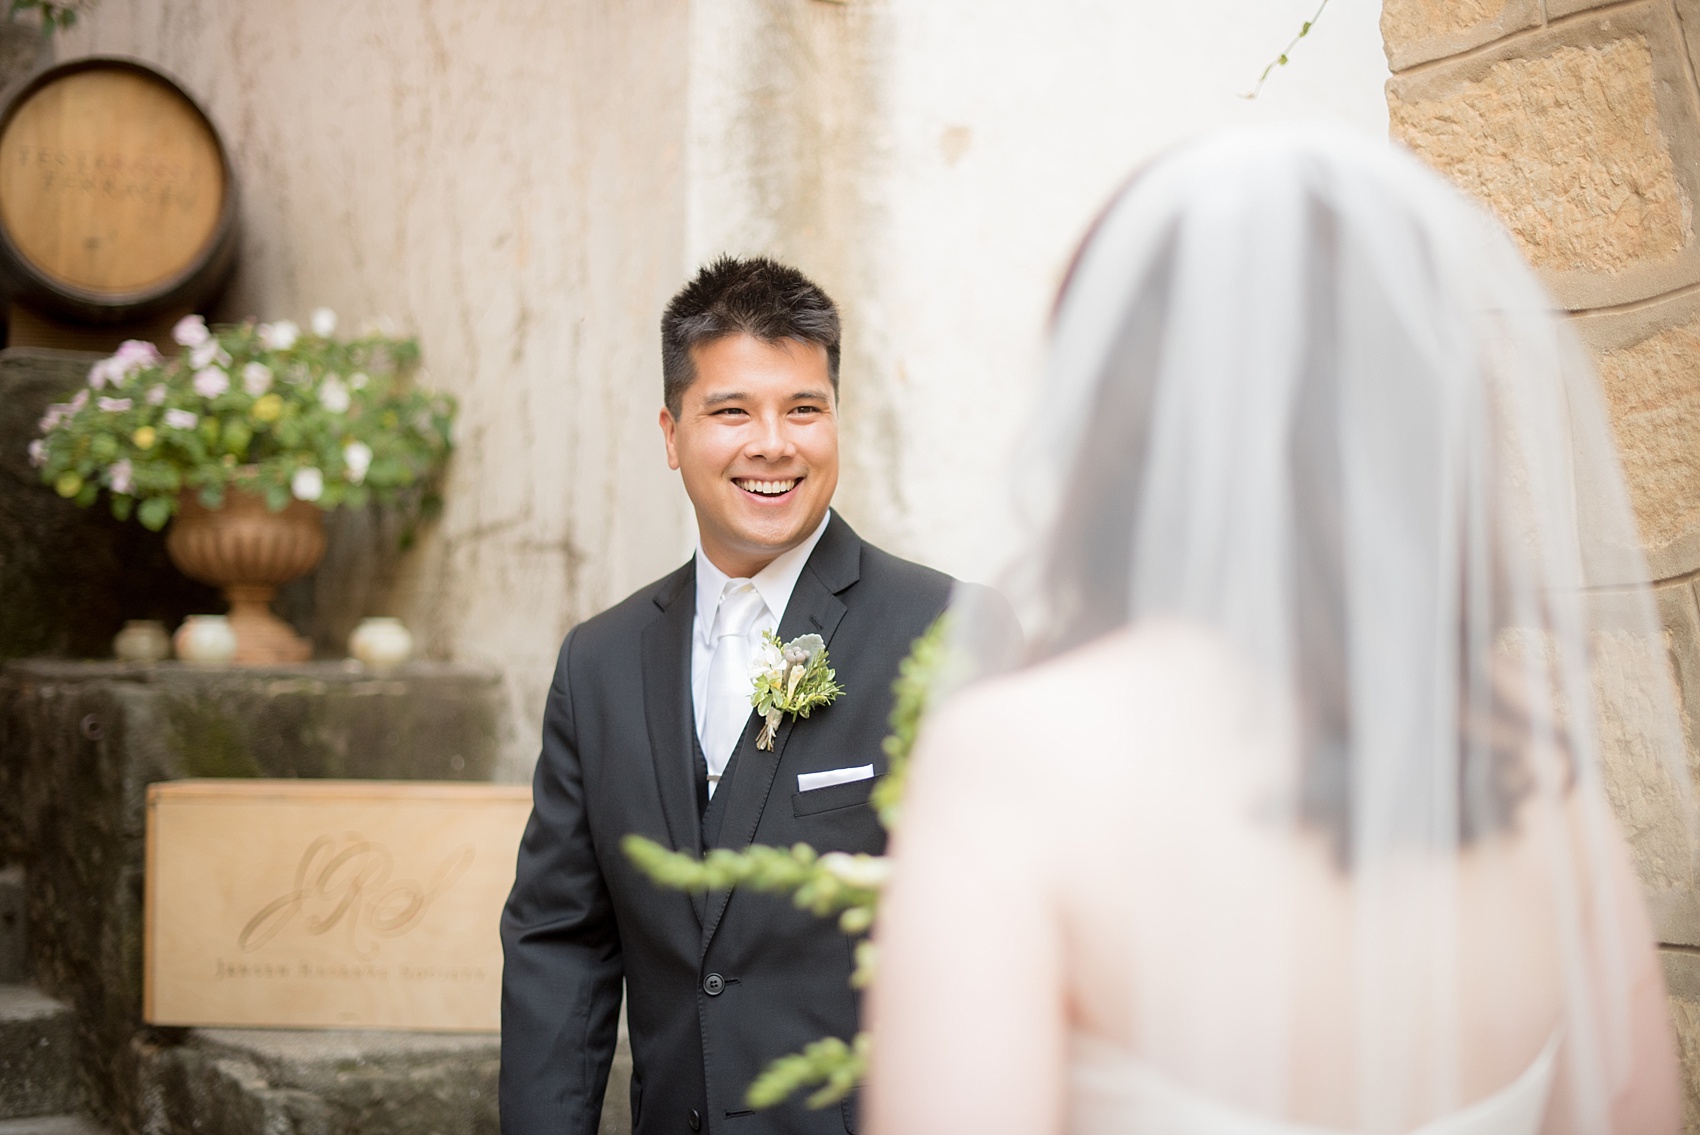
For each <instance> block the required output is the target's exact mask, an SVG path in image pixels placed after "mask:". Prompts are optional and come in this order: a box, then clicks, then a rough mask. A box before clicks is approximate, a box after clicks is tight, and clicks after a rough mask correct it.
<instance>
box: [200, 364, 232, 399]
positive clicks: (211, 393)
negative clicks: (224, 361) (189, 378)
mask: <svg viewBox="0 0 1700 1135" xmlns="http://www.w3.org/2000/svg"><path fill="white" fill-rule="evenodd" d="M229 389H230V376H229V375H228V374H225V373H224V372H223V371H222V370H219V369H218V368H217V367H205V368H203V369H201V370H198V371H196V372H195V393H196V394H199V395H200V396H201V397H202V398H217V397H218V396H219V395H220V394H223V393H224V392H225V391H226V390H229Z"/></svg>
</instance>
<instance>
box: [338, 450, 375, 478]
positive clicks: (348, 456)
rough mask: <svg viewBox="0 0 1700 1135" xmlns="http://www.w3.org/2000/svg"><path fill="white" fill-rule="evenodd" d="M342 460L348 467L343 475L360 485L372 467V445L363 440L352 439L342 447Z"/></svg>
mask: <svg viewBox="0 0 1700 1135" xmlns="http://www.w3.org/2000/svg"><path fill="white" fill-rule="evenodd" d="M342 462H343V464H344V465H346V466H347V467H348V468H347V470H346V471H345V472H344V474H343V475H344V476H346V477H347V478H348V479H349V480H350V481H353V482H354V483H355V484H356V485H358V484H359V483H360V482H362V481H364V480H365V479H366V470H368V469H370V468H371V467H372V447H371V446H369V445H367V444H366V443H365V442H363V441H351V442H349V443H348V444H347V445H345V446H343V447H342Z"/></svg>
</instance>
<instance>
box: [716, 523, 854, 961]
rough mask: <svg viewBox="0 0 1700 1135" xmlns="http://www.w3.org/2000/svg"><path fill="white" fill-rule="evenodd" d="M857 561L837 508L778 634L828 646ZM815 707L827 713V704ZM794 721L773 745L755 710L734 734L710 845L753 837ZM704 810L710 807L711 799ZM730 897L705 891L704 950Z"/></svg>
mask: <svg viewBox="0 0 1700 1135" xmlns="http://www.w3.org/2000/svg"><path fill="white" fill-rule="evenodd" d="M861 563H862V541H861V538H860V537H858V536H857V535H856V534H855V533H854V532H853V531H851V530H850V526H849V525H848V524H846V523H844V521H842V520H840V519H839V517H838V514H837V513H833V516H832V522H831V523H830V524H828V525H827V529H826V531H825V532H824V533H822V535H821V539H820V543H818V544H816V545H815V550H814V551H813V552H812V553H811V554H810V555H809V562H808V563H807V564H805V565H804V567H803V572H802V574H801V575H799V576H798V577H797V586H796V587H795V588H794V589H793V590H792V592H791V601H790V602H789V603H787V604H786V605H785V617H784V618H783V619H781V620H780V621H779V637H780V639H781V640H782V641H785V642H790V641H791V640H792V639H794V638H796V637H797V636H798V635H804V634H818V635H820V636H821V638H822V639H823V640H825V642H826V645H827V649H828V650H830V649H831V648H832V636H833V632H835V631H836V630H837V629H838V624H839V622H840V621H841V620H842V619H843V618H844V604H843V603H842V602H841V601H840V600H839V598H838V592H840V591H843V590H844V589H845V588H846V587H849V586H850V585H851V584H852V583H855V582H856V580H857V578H858V577H859V576H860V574H861ZM819 712H822V713H831V712H832V710H831V709H830V708H828V709H825V710H822V711H819ZM795 725H796V722H795V721H793V720H791V719H790V718H789V717H787V718H786V720H785V721H784V722H783V723H782V724H781V725H780V726H779V732H778V733H777V734H776V735H775V736H774V739H773V751H772V752H763V751H762V750H760V749H758V748H756V736H757V734H758V733H759V732H760V727H759V725H758V724H757V723H756V721H755V715H754V714H753V713H752V714H751V719H750V721H749V722H748V723H747V724H746V725H745V726H744V733H743V736H742V737H740V738H739V739H738V751H737V755H736V757H735V758H734V760H733V762H732V766H731V778H730V779H728V780H725V781H722V782H721V785H720V787H719V789H718V790H717V791H716V792H715V794H714V795H715V797H716V800H715V803H719V798H720V797H722V796H724V797H725V798H726V805H725V809H724V811H722V812H721V813H720V816H719V823H718V824H717V825H716V827H715V830H714V831H713V833H712V834H713V836H714V846H715V847H730V848H735V849H736V848H745V847H748V846H749V845H750V843H751V842H752V841H753V840H754V839H755V835H756V828H757V827H758V826H760V824H761V817H762V813H763V812H764V811H765V810H766V808H767V804H768V799H769V797H770V795H771V794H772V792H773V780H774V776H775V774H777V773H778V771H779V762H780V759H781V758H782V757H784V755H785V745H786V743H787V742H788V741H789V740H790V739H791V731H792V729H793V728H794V727H795ZM710 810H711V812H712V811H713V806H712V805H711V806H710ZM731 897H732V892H731V891H717V892H715V893H713V894H711V895H709V896H708V906H707V912H706V917H705V920H704V922H703V931H702V948H703V952H704V953H707V952H708V943H709V941H710V939H712V938H713V937H714V931H715V929H716V928H718V927H719V925H720V919H721V916H722V915H724V914H725V913H726V904H727V902H729V901H730V900H731Z"/></svg>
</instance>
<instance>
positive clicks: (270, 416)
mask: <svg viewBox="0 0 1700 1135" xmlns="http://www.w3.org/2000/svg"><path fill="white" fill-rule="evenodd" d="M253 414H254V420H255V421H256V422H275V421H277V420H278V418H279V416H281V415H282V414H283V399H282V398H279V397H278V396H277V395H276V394H265V395H262V396H260V397H259V398H256V399H255V400H254V410H253Z"/></svg>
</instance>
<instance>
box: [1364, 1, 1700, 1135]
mask: <svg viewBox="0 0 1700 1135" xmlns="http://www.w3.org/2000/svg"><path fill="white" fill-rule="evenodd" d="M1381 29H1382V35H1383V38H1384V41H1385V44H1386V48H1387V58H1388V62H1389V64H1390V66H1391V67H1392V70H1393V72H1394V74H1393V78H1392V79H1391V80H1389V82H1388V84H1387V103H1388V108H1389V112H1390V118H1391V123H1392V130H1393V134H1394V137H1395V138H1397V139H1399V140H1400V141H1402V142H1404V143H1405V144H1406V145H1408V146H1410V147H1411V148H1412V149H1413V150H1415V151H1416V152H1417V153H1418V154H1419V155H1420V156H1421V157H1423V158H1424V159H1426V160H1427V161H1428V162H1429V163H1430V164H1432V165H1433V166H1434V167H1435V168H1437V169H1439V170H1440V171H1441V172H1442V173H1444V174H1446V175H1447V176H1449V177H1450V178H1452V180H1453V181H1454V182H1456V183H1457V184H1458V185H1460V186H1462V187H1463V188H1464V189H1466V190H1468V191H1469V192H1470V193H1472V194H1474V195H1475V196H1477V197H1478V198H1480V199H1481V200H1482V201H1484V202H1485V203H1486V204H1487V205H1488V206H1489V207H1490V208H1492V209H1493V211H1494V212H1495V213H1496V214H1497V215H1498V216H1499V218H1500V219H1501V220H1502V221H1504V222H1505V224H1506V225H1507V226H1508V227H1509V228H1510V230H1511V232H1512V234H1513V236H1515V238H1516V239H1517V241H1518V243H1519V244H1520V245H1521V246H1522V249H1523V251H1524V253H1525V254H1526V255H1527V256H1528V258H1529V260H1530V261H1531V262H1532V263H1533V264H1534V266H1535V267H1536V269H1537V270H1538V271H1539V272H1540V273H1541V275H1542V277H1543V278H1544V279H1545V280H1546V283H1547V286H1548V287H1549V288H1550V289H1551V290H1552V292H1553V294H1554V295H1555V296H1556V297H1557V298H1558V301H1559V302H1560V303H1561V304H1562V305H1563V306H1564V307H1565V308H1566V309H1567V310H1569V311H1570V312H1571V313H1572V317H1573V319H1574V320H1575V325H1576V328H1577V330H1578V332H1579V333H1580V335H1581V337H1582V339H1583V341H1584V342H1585V343H1586V344H1587V345H1588V346H1589V347H1590V348H1591V349H1592V350H1593V352H1594V354H1595V358H1596V359H1597V360H1598V362H1599V367H1600V377H1601V380H1602V382H1603V385H1604V389H1605V395H1606V400H1607V403H1608V406H1609V408H1610V412H1611V416H1612V424H1613V427H1614V429H1615V432H1616V434H1617V440H1618V445H1619V449H1620V451H1621V453H1622V456H1623V464H1624V472H1625V475H1626V476H1627V478H1628V482H1629V490H1630V495H1631V499H1632V503H1633V506H1634V509H1635V514H1636V519H1637V522H1638V524H1639V526H1640V530H1641V538H1642V543H1643V546H1644V547H1645V549H1646V554H1647V560H1648V565H1649V568H1650V569H1651V573H1652V577H1653V579H1654V580H1655V581H1656V583H1655V594H1656V597H1657V601H1658V605H1659V612H1660V616H1661V618H1662V620H1663V622H1664V625H1665V631H1666V640H1667V643H1668V645H1669V647H1670V650H1671V657H1672V662H1673V667H1674V669H1675V671H1676V674H1677V678H1678V682H1677V685H1678V691H1677V692H1678V699H1679V705H1680V708H1681V710H1682V714H1683V717H1684V723H1685V726H1686V730H1687V734H1688V741H1689V764H1690V766H1691V767H1694V766H1695V765H1696V759H1695V754H1696V751H1697V749H1700V746H1697V744H1696V742H1697V741H1700V605H1697V602H1696V584H1697V583H1700V242H1697V241H1696V239H1695V226H1694V206H1695V202H1696V201H1697V200H1700V88H1697V86H1696V81H1695V61H1696V59H1697V58H1700V0H1634V2H1630V3H1607V2H1605V0H1385V3H1384V4H1383V7H1382V18H1381ZM1633 764H1634V755H1633V754H1632V753H1627V752H1622V753H1615V754H1614V753H1610V752H1608V754H1607V766H1608V767H1607V776H1608V782H1609V783H1610V786H1611V788H1612V790H1613V796H1614V803H1617V804H1618V805H1619V809H1620V812H1623V811H1625V810H1626V809H1627V810H1628V811H1633V810H1634V809H1633V806H1631V805H1628V804H1626V797H1628V796H1632V795H1634V789H1635V783H1634V782H1635V780H1636V776H1635V773H1634V772H1633V769H1632V766H1633ZM1626 826H1628V827H1629V828H1630V832H1631V842H1632V843H1633V844H1634V851H1635V856H1636V860H1637V866H1638V867H1639V868H1640V869H1641V872H1642V876H1643V879H1644V880H1645V881H1646V882H1647V883H1648V885H1649V890H1650V892H1651V893H1652V897H1653V903H1652V905H1653V908H1654V920H1655V922H1656V924H1657V930H1658V934H1659V939H1660V941H1661V943H1663V944H1664V946H1665V949H1664V951H1663V954H1664V960H1665V973H1666V976H1667V978H1668V980H1669V983H1670V988H1671V1009H1672V1016H1673V1017H1674V1019H1675V1021H1676V1026H1677V1033H1678V1036H1679V1038H1680V1043H1681V1048H1682V1061H1683V1066H1684V1070H1685V1073H1686V1076H1687V1082H1688V1099H1687V1104H1686V1113H1687V1129H1688V1130H1689V1131H1690V1132H1696V1131H1700V917H1696V911H1697V910H1700V905H1697V903H1696V895H1695V892H1694V888H1693V882H1692V877H1691V875H1690V873H1689V872H1688V871H1687V870H1686V869H1684V868H1685V865H1677V866H1678V867H1679V869H1678V870H1677V871H1675V872H1672V871H1670V870H1668V869H1667V868H1668V867H1670V866H1671V865H1672V864H1671V860H1672V856H1671V854H1670V853H1671V852H1672V851H1674V850H1676V848H1675V846H1673V844H1674V843H1675V841H1673V840H1671V839H1670V838H1669V837H1668V836H1667V837H1664V838H1661V837H1660V835H1659V834H1658V833H1659V832H1660V831H1661V830H1663V831H1666V832H1669V831H1671V829H1670V827H1669V826H1665V827H1663V828H1662V829H1661V827H1660V826H1659V825H1656V824H1655V825H1646V824H1640V823H1633V822H1631V823H1628V824H1627V825H1626ZM1678 876H1680V880H1679V879H1678Z"/></svg>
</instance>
